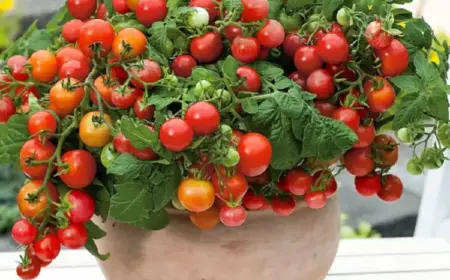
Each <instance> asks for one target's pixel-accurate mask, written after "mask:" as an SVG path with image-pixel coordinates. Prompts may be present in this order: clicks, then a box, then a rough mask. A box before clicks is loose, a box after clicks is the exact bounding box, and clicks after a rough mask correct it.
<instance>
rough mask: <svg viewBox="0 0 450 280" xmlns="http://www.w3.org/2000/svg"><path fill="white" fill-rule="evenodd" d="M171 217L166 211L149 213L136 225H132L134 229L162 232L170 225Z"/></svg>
mask: <svg viewBox="0 0 450 280" xmlns="http://www.w3.org/2000/svg"><path fill="white" fill-rule="evenodd" d="M169 222H170V216H169V214H168V213H167V211H166V210H164V209H162V210H161V211H158V212H149V213H148V215H147V216H146V217H145V218H144V219H142V220H140V221H139V222H136V223H130V225H132V226H134V227H141V228H145V229H148V230H161V229H163V228H165V227H167V226H168V225H169Z"/></svg>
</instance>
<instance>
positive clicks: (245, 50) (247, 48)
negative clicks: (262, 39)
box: [231, 36, 260, 63]
mask: <svg viewBox="0 0 450 280" xmlns="http://www.w3.org/2000/svg"><path fill="white" fill-rule="evenodd" d="M259 52H260V44H259V41H258V40H257V39H256V38H254V37H245V36H238V37H236V38H235V39H234V40H233V42H232V43H231V53H232V54H233V57H234V58H236V59H237V60H239V61H241V62H244V63H252V62H254V61H255V60H257V59H258V56H259Z"/></svg>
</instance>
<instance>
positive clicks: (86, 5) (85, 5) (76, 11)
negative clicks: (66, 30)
mask: <svg viewBox="0 0 450 280" xmlns="http://www.w3.org/2000/svg"><path fill="white" fill-rule="evenodd" d="M67 9H68V10H69V13H70V14H71V15H72V16H73V17H74V18H76V19H80V20H86V19H88V18H90V17H91V16H92V15H93V14H94V13H95V9H97V0H67Z"/></svg>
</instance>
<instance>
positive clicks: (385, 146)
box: [374, 134, 398, 168]
mask: <svg viewBox="0 0 450 280" xmlns="http://www.w3.org/2000/svg"><path fill="white" fill-rule="evenodd" d="M374 147H375V151H376V157H377V160H378V162H377V163H378V165H379V166H380V167H386V168H388V167H392V166H394V165H395V164H396V163H397V161H398V144H397V142H396V141H395V139H394V138H392V137H391V136H389V135H385V134H381V135H377V136H375V140H374Z"/></svg>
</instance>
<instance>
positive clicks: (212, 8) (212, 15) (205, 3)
mask: <svg viewBox="0 0 450 280" xmlns="http://www.w3.org/2000/svg"><path fill="white" fill-rule="evenodd" d="M189 7H199V8H204V9H206V10H207V11H208V14H209V22H211V23H212V22H214V21H215V19H216V17H217V13H218V7H217V5H216V3H215V2H214V1H213V0H191V1H190V2H189Z"/></svg>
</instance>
